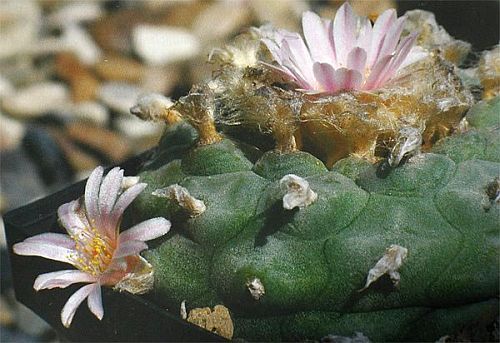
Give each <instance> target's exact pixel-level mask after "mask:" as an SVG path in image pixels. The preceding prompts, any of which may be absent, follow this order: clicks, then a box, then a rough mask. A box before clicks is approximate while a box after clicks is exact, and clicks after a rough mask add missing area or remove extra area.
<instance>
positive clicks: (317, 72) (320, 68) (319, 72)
mask: <svg viewBox="0 0 500 343" xmlns="http://www.w3.org/2000/svg"><path fill="white" fill-rule="evenodd" d="M313 72H314V76H315V77H316V81H317V82H318V85H319V88H320V89H319V90H322V91H325V92H328V93H335V92H336V91H337V90H338V89H339V87H338V85H337V84H336V83H335V78H334V74H335V69H333V67H332V66H331V65H329V64H328V63H319V62H316V63H314V65H313Z"/></svg>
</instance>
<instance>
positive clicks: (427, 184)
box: [356, 154, 455, 196]
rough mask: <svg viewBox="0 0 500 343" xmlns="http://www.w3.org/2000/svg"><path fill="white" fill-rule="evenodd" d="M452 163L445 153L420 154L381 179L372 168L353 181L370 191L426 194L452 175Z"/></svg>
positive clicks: (444, 182)
mask: <svg viewBox="0 0 500 343" xmlns="http://www.w3.org/2000/svg"><path fill="white" fill-rule="evenodd" d="M454 171H455V163H454V162H453V161H452V160H451V159H449V158H448V157H446V156H443V155H437V154H420V155H417V156H414V157H412V158H411V159H410V160H409V161H408V162H406V163H405V164H403V165H401V166H399V167H398V168H394V170H392V172H391V173H390V174H389V175H388V176H387V177H386V178H384V179H381V178H379V177H377V176H376V174H375V173H376V172H375V168H370V169H368V170H367V171H365V172H364V173H362V174H361V175H359V177H358V180H357V181H356V183H357V184H358V185H359V186H360V187H361V188H363V189H364V190H366V191H368V192H371V193H378V194H385V195H395V196H428V195H429V194H431V193H433V192H435V191H436V190H437V189H439V188H441V187H443V186H444V185H445V184H446V183H447V182H448V180H449V178H450V177H451V176H452V175H453V173H454Z"/></svg>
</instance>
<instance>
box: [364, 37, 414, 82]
mask: <svg viewBox="0 0 500 343" xmlns="http://www.w3.org/2000/svg"><path fill="white" fill-rule="evenodd" d="M417 36H418V34H417V33H414V34H411V35H409V36H407V37H405V38H404V39H403V40H402V41H401V42H400V44H399V45H398V48H397V50H396V55H395V56H393V57H392V59H391V62H390V63H389V67H388V68H386V69H385V70H384V72H383V73H382V74H381V75H380V76H379V78H378V79H377V80H376V82H375V84H374V86H373V87H375V88H377V87H380V86H381V85H383V84H384V83H385V82H387V81H389V80H390V79H391V78H392V77H394V75H395V74H396V72H397V71H398V69H399V67H400V66H401V64H402V63H403V62H404V60H405V58H406V56H407V55H408V54H409V53H410V51H411V49H412V46H413V44H414V43H415V40H416V39H417Z"/></svg>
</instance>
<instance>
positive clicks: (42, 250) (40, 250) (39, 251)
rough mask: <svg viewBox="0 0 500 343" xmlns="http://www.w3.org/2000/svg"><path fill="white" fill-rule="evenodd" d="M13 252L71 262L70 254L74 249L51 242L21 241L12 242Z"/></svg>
mask: <svg viewBox="0 0 500 343" xmlns="http://www.w3.org/2000/svg"><path fill="white" fill-rule="evenodd" d="M13 250H14V253H16V254H18V255H23V256H40V257H43V258H47V259H49V260H54V261H60V262H65V263H70V264H73V261H72V260H71V258H70V256H71V255H73V254H75V253H76V250H73V249H67V248H63V247H60V246H57V245H52V244H41V243H38V242H35V243H28V242H21V243H17V244H14V246H13Z"/></svg>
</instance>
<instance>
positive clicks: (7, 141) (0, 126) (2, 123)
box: [0, 113, 26, 151]
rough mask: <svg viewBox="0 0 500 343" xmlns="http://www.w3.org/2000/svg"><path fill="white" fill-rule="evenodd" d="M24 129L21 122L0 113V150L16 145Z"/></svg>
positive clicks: (20, 139)
mask: <svg viewBox="0 0 500 343" xmlns="http://www.w3.org/2000/svg"><path fill="white" fill-rule="evenodd" d="M25 131H26V127H25V126H24V125H23V124H22V123H21V122H19V121H18V120H15V119H12V118H9V117H7V116H4V115H3V114H2V113H0V151H3V150H10V149H14V148H16V147H18V146H19V145H20V144H21V141H22V139H23V136H24V132H25Z"/></svg>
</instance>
